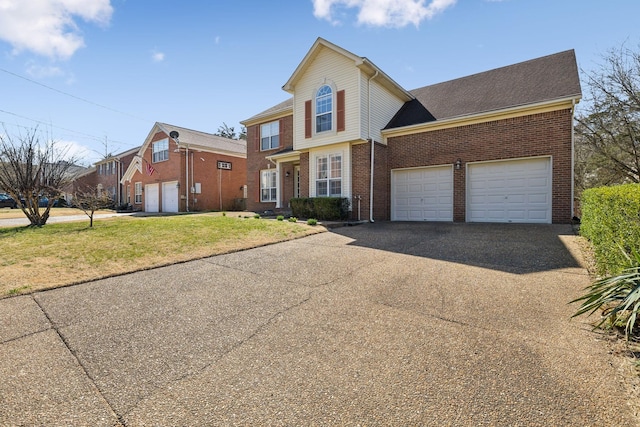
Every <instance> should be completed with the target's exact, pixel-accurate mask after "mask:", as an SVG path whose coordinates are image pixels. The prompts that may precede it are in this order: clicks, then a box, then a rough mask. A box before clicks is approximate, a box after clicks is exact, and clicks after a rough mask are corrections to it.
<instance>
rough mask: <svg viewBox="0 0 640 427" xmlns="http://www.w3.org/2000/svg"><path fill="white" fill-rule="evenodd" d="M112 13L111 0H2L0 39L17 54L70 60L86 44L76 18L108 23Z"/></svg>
mask: <svg viewBox="0 0 640 427" xmlns="http://www.w3.org/2000/svg"><path fill="white" fill-rule="evenodd" d="M112 13H113V8H112V7H111V3H110V0H28V1H25V0H0V39H2V40H4V41H6V42H8V43H9V44H11V45H12V46H13V53H14V54H18V53H20V52H22V51H24V50H29V51H32V52H35V53H37V54H38V55H42V56H47V57H50V58H54V59H68V58H70V57H71V56H73V54H74V53H75V52H76V50H78V49H80V48H81V47H83V46H84V39H83V37H82V34H81V32H80V30H79V28H78V25H77V24H76V21H77V19H78V18H80V19H82V20H84V21H86V22H93V23H97V24H99V25H107V24H108V23H109V20H110V19H111V14H112Z"/></svg>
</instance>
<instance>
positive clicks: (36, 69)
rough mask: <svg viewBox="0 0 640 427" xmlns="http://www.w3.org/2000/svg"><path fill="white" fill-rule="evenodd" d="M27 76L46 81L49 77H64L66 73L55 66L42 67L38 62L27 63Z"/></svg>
mask: <svg viewBox="0 0 640 427" xmlns="http://www.w3.org/2000/svg"><path fill="white" fill-rule="evenodd" d="M26 67H27V74H29V75H30V76H31V77H34V78H36V79H44V78H48V77H58V76H62V75H64V71H62V69H61V68H60V67H56V66H55V65H40V64H38V63H36V62H33V61H29V62H27V65H26Z"/></svg>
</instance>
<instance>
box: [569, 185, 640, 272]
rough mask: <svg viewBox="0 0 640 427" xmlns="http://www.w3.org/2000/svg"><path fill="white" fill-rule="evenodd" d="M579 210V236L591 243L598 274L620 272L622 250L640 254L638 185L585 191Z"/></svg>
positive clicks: (623, 263)
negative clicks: (580, 210)
mask: <svg viewBox="0 0 640 427" xmlns="http://www.w3.org/2000/svg"><path fill="white" fill-rule="evenodd" d="M581 207H582V218H581V224H580V234H582V235H583V236H584V237H586V238H587V239H589V240H590V241H591V243H592V244H593V247H594V250H595V258H596V268H597V270H598V273H599V274H617V273H620V272H621V271H622V270H623V269H624V268H625V267H626V266H627V264H628V262H627V258H626V257H625V255H624V254H623V252H622V251H624V252H626V253H627V254H629V255H630V254H631V253H632V251H640V184H625V185H618V186H613V187H598V188H591V189H588V190H585V191H584V192H583V193H582V200H581Z"/></svg>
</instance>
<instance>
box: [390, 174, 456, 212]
mask: <svg viewBox="0 0 640 427" xmlns="http://www.w3.org/2000/svg"><path fill="white" fill-rule="evenodd" d="M391 192H392V194H391V197H392V199H391V200H392V201H391V220H392V221H453V167H452V166H437V167H427V168H416V169H402V170H394V171H392V173H391Z"/></svg>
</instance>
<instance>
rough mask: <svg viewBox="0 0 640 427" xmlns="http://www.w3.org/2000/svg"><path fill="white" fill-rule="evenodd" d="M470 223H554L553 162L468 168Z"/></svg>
mask: <svg viewBox="0 0 640 427" xmlns="http://www.w3.org/2000/svg"><path fill="white" fill-rule="evenodd" d="M468 175H469V176H468V180H467V182H468V186H467V221H469V222H526V223H548V224H550V223H551V159H550V158H548V157H544V158H535V159H523V160H509V161H501V162H488V163H477V164H469V169H468Z"/></svg>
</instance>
